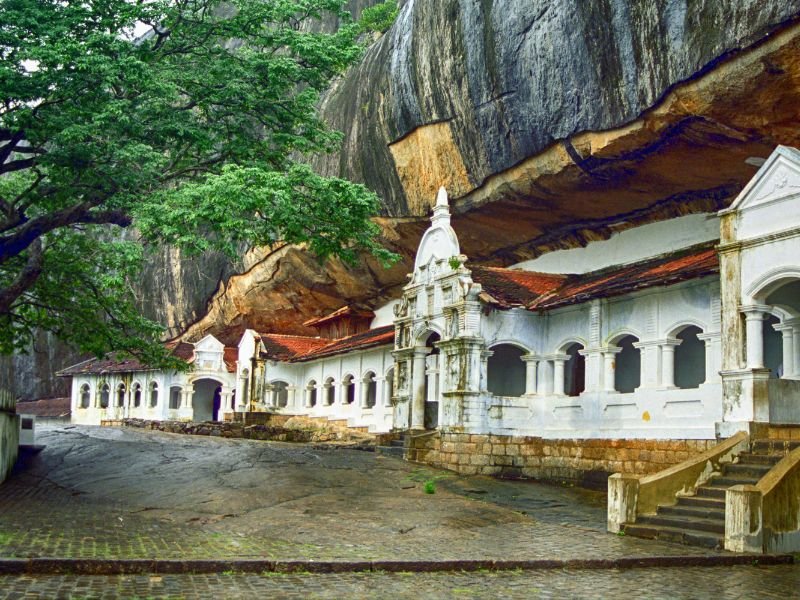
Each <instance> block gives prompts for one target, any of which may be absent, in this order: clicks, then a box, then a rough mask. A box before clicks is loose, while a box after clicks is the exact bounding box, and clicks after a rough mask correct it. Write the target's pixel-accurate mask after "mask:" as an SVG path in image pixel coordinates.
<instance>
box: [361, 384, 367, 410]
mask: <svg viewBox="0 0 800 600" xmlns="http://www.w3.org/2000/svg"><path fill="white" fill-rule="evenodd" d="M367 396H369V381H364V380H361V408H367Z"/></svg>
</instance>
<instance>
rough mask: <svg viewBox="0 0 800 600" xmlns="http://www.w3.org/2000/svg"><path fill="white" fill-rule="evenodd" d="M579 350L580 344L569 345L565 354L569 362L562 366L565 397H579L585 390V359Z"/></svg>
mask: <svg viewBox="0 0 800 600" xmlns="http://www.w3.org/2000/svg"><path fill="white" fill-rule="evenodd" d="M580 350H583V346H581V345H580V344H577V343H575V344H572V345H570V346H569V347H568V348H567V350H566V352H565V354H568V355H569V360H568V361H567V363H566V365H564V393H565V394H566V395H567V396H580V395H581V393H582V392H583V390H585V389H586V359H585V358H584V356H583V355H582V354H580V352H579V351H580Z"/></svg>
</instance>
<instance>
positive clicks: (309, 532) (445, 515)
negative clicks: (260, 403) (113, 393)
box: [0, 426, 800, 598]
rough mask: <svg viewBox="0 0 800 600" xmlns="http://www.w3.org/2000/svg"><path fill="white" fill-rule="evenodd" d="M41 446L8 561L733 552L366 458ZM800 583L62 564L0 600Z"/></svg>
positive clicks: (45, 436) (252, 447) (212, 445)
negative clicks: (80, 569) (608, 524)
mask: <svg viewBox="0 0 800 600" xmlns="http://www.w3.org/2000/svg"><path fill="white" fill-rule="evenodd" d="M38 441H39V443H43V444H46V446H47V447H46V449H45V450H44V451H43V452H42V453H41V454H39V455H37V456H35V457H33V458H31V459H30V460H29V461H27V463H26V464H24V465H22V466H21V467H20V468H18V470H17V471H16V472H15V474H14V475H13V476H12V477H11V478H10V479H9V480H8V481H7V482H6V483H4V484H3V485H2V486H0V557H2V558H35V557H54V558H74V559H103V560H113V559H180V560H222V561H224V560H237V559H238V560H258V559H261V560H275V561H307V562H308V561H329V562H333V563H339V562H341V563H345V562H357V561H408V562H409V563H415V562H425V561H432V562H436V563H441V562H442V561H459V560H509V559H513V560H554V561H558V560H560V561H586V560H596V559H605V560H609V561H613V560H617V559H620V558H623V557H624V558H634V559H643V560H646V559H650V560H653V559H654V558H656V557H672V558H673V559H674V558H675V557H687V559H689V560H691V559H692V558H700V559H703V557H710V556H719V555H722V554H724V553H720V552H714V551H709V550H704V549H699V548H691V547H686V546H680V545H675V544H667V543H659V542H652V541H646V540H639V539H635V538H626V537H619V536H613V535H609V534H607V533H606V532H605V506H604V494H603V493H600V492H591V491H587V490H581V489H577V488H571V487H567V486H552V485H542V484H535V483H530V482H504V481H496V480H493V479H490V478H480V477H471V478H466V477H458V476H455V475H453V474H451V473H448V472H445V471H436V470H433V469H428V468H421V467H419V466H416V465H412V464H409V463H405V462H403V461H400V460H397V459H394V458H387V457H381V456H376V455H375V454H374V453H371V452H364V451H358V450H348V449H341V448H334V447H312V446H307V445H290V444H282V443H273V442H254V441H248V440H228V439H220V438H207V437H192V436H179V435H172V434H165V433H160V432H150V431H143V430H132V429H130V430H129V429H112V428H96V427H73V426H70V427H66V428H63V429H47V430H40V431H39V440H38ZM427 482H433V485H434V486H435V493H434V494H428V493H425V489H424V488H425V484H426V483H427ZM308 564H309V565H313V563H312V562H308ZM734 581H735V582H737V583H736V585H733V584H732V583H731V582H734ZM681 582H691V583H690V584H689V585H686V586H684V584H683V583H681ZM799 585H800V567H797V566H771V567H763V566H762V567H758V566H737V567H692V568H680V569H676V568H655V569H654V568H649V569H643V568H637V569H629V570H628V569H623V570H615V569H582V570H581V569H572V570H560V569H558V570H552V569H551V570H541V571H510V572H499V573H498V572H486V571H479V572H475V573H415V574H413V575H408V574H405V573H381V572H378V573H334V574H304V573H299V574H293V575H285V574H275V573H270V574H261V575H258V574H254V575H246V574H232V573H214V574H207V575H203V574H196V575H177V574H176V575H169V574H164V575H153V576H149V575H114V576H98V575H58V574H51V575H39V576H28V575H25V576H20V575H16V576H12V575H8V576H5V577H0V590H4V592H3V593H4V594H5V596H3V593H0V597H7V598H15V597H22V596H23V595H25V594H27V597H37V596H38V597H118V596H126V597H131V596H142V597H206V596H207V597H215V598H218V597H252V596H261V595H265V594H273V595H277V596H279V597H301V596H302V597H359V598H360V597H365V598H371V597H378V598H379V597H386V596H393V597H412V596H413V597H470V596H473V597H509V598H517V597H519V598H522V597H537V595H538V596H540V597H548V596H553V597H564V596H567V597H569V596H573V595H574V596H575V597H587V596H588V597H602V596H603V595H605V594H598V593H595V592H597V591H598V590H599V589H605V590H610V589H613V590H615V591H617V590H618V591H619V592H620V593H623V592H625V593H634V592H635V591H636V590H640V591H643V592H646V595H647V596H648V597H704V596H705V595H706V594H705V593H704V591H708V592H709V594H708V595H710V594H711V592H714V595H717V596H719V597H723V598H734V597H737V598H738V597H743V598H744V597H754V593H755V592H757V594H755V595H758V596H760V597H791V596H793V595H795V596H796V595H797V593H798V586H799ZM598 586H602V587H598ZM221 590H224V593H223V592H222V591H221ZM748 591H749V592H750V593H748Z"/></svg>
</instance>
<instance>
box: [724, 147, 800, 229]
mask: <svg viewBox="0 0 800 600" xmlns="http://www.w3.org/2000/svg"><path fill="white" fill-rule="evenodd" d="M732 213H735V214H736V215H737V226H736V229H737V238H738V239H740V240H741V239H748V238H755V237H759V236H762V235H766V234H770V233H775V232H778V231H781V230H784V229H786V228H787V224H791V223H798V222H800V151H798V150H797V149H795V148H789V147H788V146H778V147H777V148H776V149H775V150H774V151H773V153H772V154H771V155H770V156H769V158H768V159H767V160H766V162H765V163H764V164H763V165H762V166H761V168H760V169H759V170H758V172H757V173H756V174H755V176H754V177H753V178H752V179H751V180H750V182H749V183H748V184H747V185H746V186H745V187H744V189H743V190H742V191H741V193H740V194H739V195H738V196H737V197H736V200H734V201H733V204H731V206H730V208H728V209H726V210H723V211H721V212H720V215H721V216H722V215H729V214H732Z"/></svg>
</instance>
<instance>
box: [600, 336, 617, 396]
mask: <svg viewBox="0 0 800 600" xmlns="http://www.w3.org/2000/svg"><path fill="white" fill-rule="evenodd" d="M620 352H622V348H618V347H616V346H614V347H610V348H604V349H603V391H606V392H614V391H616V389H615V388H614V383H615V382H614V377H615V375H614V374H615V372H616V369H617V354H619V353H620Z"/></svg>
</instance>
